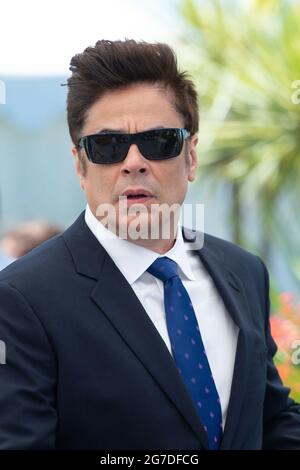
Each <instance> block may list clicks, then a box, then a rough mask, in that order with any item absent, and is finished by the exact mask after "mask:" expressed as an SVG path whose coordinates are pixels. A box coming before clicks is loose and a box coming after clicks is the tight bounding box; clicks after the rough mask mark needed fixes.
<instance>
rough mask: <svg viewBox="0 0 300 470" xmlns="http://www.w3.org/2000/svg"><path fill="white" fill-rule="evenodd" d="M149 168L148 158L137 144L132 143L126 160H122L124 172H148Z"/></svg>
mask: <svg viewBox="0 0 300 470" xmlns="http://www.w3.org/2000/svg"><path fill="white" fill-rule="evenodd" d="M147 170H148V167H147V160H146V159H145V158H144V157H143V155H142V154H141V152H140V151H139V148H138V146H137V145H136V144H132V145H131V146H130V148H129V150H128V153H127V155H126V158H125V160H123V162H122V169H121V171H122V173H123V174H129V173H146V172H147Z"/></svg>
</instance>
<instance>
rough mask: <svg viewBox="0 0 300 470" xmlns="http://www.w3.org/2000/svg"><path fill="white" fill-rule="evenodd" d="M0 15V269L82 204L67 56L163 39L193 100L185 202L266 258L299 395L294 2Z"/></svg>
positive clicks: (93, 2) (91, 1)
mask: <svg viewBox="0 0 300 470" xmlns="http://www.w3.org/2000/svg"><path fill="white" fill-rule="evenodd" d="M0 13H1V30H0V269H1V266H4V265H5V264H7V263H8V262H10V261H12V260H13V259H15V258H17V257H19V256H21V255H22V254H24V253H25V252H26V250H29V249H31V248H32V247H33V246H36V244H38V243H40V242H42V241H43V240H44V239H45V238H47V237H48V236H53V235H54V234H55V233H59V231H61V230H63V229H65V228H66V227H67V226H69V225H70V224H71V223H72V222H73V221H74V219H75V218H76V217H77V216H78V215H79V213H80V212H81V211H82V210H83V209H84V208H85V200H84V196H83V193H82V191H81V190H80V188H79V184H78V182H77V179H76V176H75V171H74V165H73V159H72V156H71V141H70V138H69V134H68V129H67V123H66V111H65V105H66V94H67V87H66V86H63V84H64V83H66V80H67V78H68V76H69V70H68V69H69V62H70V59H71V57H72V56H73V55H74V54H76V53H78V52H82V51H83V49H84V48H85V47H87V46H89V45H94V44H95V42H96V41H97V40H98V39H103V38H104V39H111V40H114V39H125V38H134V39H137V40H146V41H153V42H156V41H162V42H167V43H169V44H170V45H171V46H172V47H173V48H174V50H175V51H176V53H177V56H178V62H179V65H180V68H181V69H186V70H188V71H189V73H190V75H191V76H192V78H193V80H194V81H195V83H196V85H197V89H198V92H199V101H200V133H199V145H198V147H199V148H198V161H199V172H198V178H197V180H196V181H195V182H194V183H193V184H192V185H191V186H190V189H189V192H188V195H187V198H186V202H188V203H194V204H196V203H202V204H204V205H205V231H206V232H208V233H211V234H214V235H216V236H219V237H223V238H226V239H227V240H231V241H233V242H235V243H237V244H239V245H241V246H242V247H244V248H246V249H247V250H249V251H251V252H253V253H255V254H257V255H258V256H260V257H261V258H262V259H263V260H264V262H265V263H266V264H267V266H268V269H269V273H270V280H271V302H272V304H271V313H272V318H271V322H272V332H273V335H274V338H275V340H276V342H277V345H278V353H277V355H276V362H277V365H278V368H279V371H280V374H281V376H282V378H283V380H284V382H285V383H286V384H287V385H288V386H290V387H291V389H292V395H293V396H294V397H295V398H297V399H298V400H300V353H299V352H298V351H299V346H300V295H299V293H300V249H299V245H300V215H299V214H300V211H299V196H300V185H299V180H300V158H299V157H300V155H299V153H300V152H299V149H300V35H299V31H300V2H299V1H297V0H294V1H293V0H240V1H239V0H231V1H230V0H226V1H221V0H220V1H217V0H176V1H175V0H163V1H161V0H149V1H148V0H143V2H140V1H139V0H110V1H109V2H106V1H102V0H85V2H84V3H82V2H79V1H78V0H73V2H72V3H71V2H67V1H66V0H65V1H62V0H60V1H58V0H51V2H50V1H49V0H44V1H43V2H39V1H37V0H27V1H26V2H22V1H21V0H20V1H17V0H10V1H9V2H8V1H4V2H2V3H1V7H0ZM24 230H25V232H24ZM298 343H299V344H298ZM297 348H298V349H297Z"/></svg>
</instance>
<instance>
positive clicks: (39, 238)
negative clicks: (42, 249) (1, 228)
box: [0, 220, 61, 260]
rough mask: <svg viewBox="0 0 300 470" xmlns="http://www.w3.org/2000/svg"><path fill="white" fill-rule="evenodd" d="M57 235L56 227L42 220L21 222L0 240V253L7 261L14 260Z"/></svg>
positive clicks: (57, 228)
mask: <svg viewBox="0 0 300 470" xmlns="http://www.w3.org/2000/svg"><path fill="white" fill-rule="evenodd" d="M59 233H61V229H60V228H59V227H58V226H56V225H54V224H50V223H48V222H45V221H42V220H32V221H27V222H22V223H20V224H18V225H16V226H15V227H14V228H12V229H11V230H8V231H7V232H5V233H4V235H3V236H2V237H1V238H0V252H1V253H2V254H3V255H4V256H5V257H6V258H7V259H9V260H15V259H17V258H20V257H21V256H24V255H26V253H28V252H29V251H31V250H33V248H35V247H37V246H39V245H40V244H41V243H43V242H45V241H46V240H48V239H49V238H52V237H54V236H55V235H58V234H59Z"/></svg>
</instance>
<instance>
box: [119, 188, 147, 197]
mask: <svg viewBox="0 0 300 470" xmlns="http://www.w3.org/2000/svg"><path fill="white" fill-rule="evenodd" d="M122 196H127V198H128V199H129V198H137V197H153V194H152V193H151V192H150V191H148V190H147V189H144V188H128V189H126V190H125V191H123V193H122Z"/></svg>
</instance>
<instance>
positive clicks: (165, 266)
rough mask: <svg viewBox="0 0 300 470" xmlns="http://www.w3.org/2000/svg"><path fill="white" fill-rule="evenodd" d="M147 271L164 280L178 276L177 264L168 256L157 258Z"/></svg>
mask: <svg viewBox="0 0 300 470" xmlns="http://www.w3.org/2000/svg"><path fill="white" fill-rule="evenodd" d="M147 271H148V272H149V273H150V274H152V275H153V276H155V277H157V278H158V279H160V280H161V281H163V282H165V281H167V280H168V279H171V278H172V277H175V276H178V270H177V264H176V263H175V261H173V260H172V259H170V258H168V257H167V256H163V257H161V258H157V259H156V260H155V261H154V263H152V264H151V266H149V268H148V269H147Z"/></svg>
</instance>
